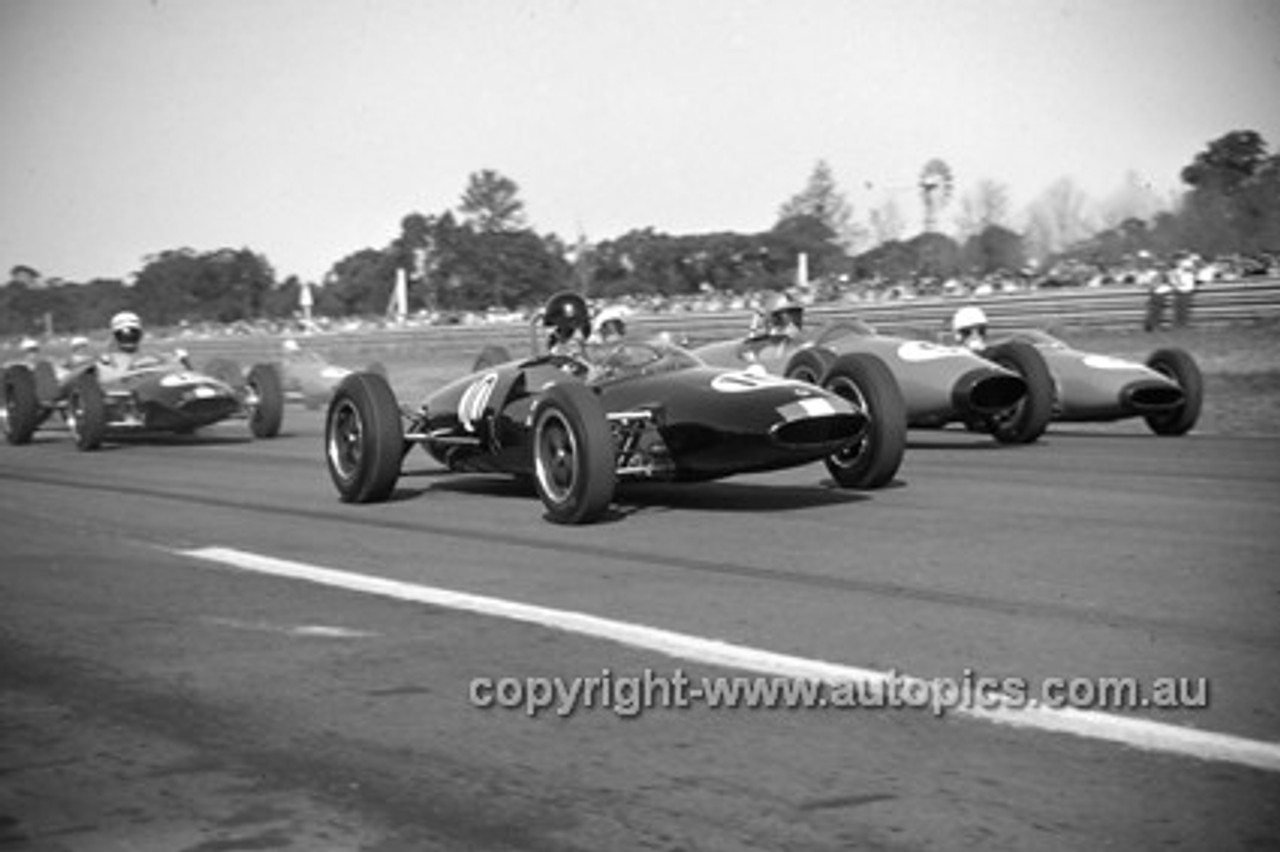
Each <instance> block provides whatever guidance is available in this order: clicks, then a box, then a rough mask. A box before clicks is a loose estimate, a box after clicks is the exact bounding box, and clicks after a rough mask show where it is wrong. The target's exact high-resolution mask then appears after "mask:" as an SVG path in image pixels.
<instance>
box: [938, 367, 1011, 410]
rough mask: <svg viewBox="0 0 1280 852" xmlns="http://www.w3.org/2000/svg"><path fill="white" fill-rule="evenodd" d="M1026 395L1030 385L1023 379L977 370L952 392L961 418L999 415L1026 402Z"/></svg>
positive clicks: (952, 398)
mask: <svg viewBox="0 0 1280 852" xmlns="http://www.w3.org/2000/svg"><path fill="white" fill-rule="evenodd" d="M1026 395H1027V383H1026V380H1025V379H1023V378H1022V377H1021V376H1019V375H1016V374H1014V373H1009V372H1005V371H1003V370H990V369H977V370H971V371H969V372H968V373H965V374H964V375H963V376H961V377H960V378H959V379H957V380H956V383H955V385H954V386H952V388H951V404H952V405H954V406H955V408H956V410H957V411H959V412H960V413H961V414H995V413H997V412H1000V411H1004V410H1006V409H1009V408H1012V407H1013V406H1015V405H1017V404H1018V403H1019V402H1022V400H1023V398H1024V397H1026Z"/></svg>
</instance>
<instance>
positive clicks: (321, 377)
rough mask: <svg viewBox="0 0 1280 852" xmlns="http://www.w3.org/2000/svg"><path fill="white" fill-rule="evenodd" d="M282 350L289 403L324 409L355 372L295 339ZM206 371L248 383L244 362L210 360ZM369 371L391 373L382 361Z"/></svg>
mask: <svg viewBox="0 0 1280 852" xmlns="http://www.w3.org/2000/svg"><path fill="white" fill-rule="evenodd" d="M281 350H282V356H281V358H280V360H279V361H277V362H275V364H274V366H275V368H276V370H277V371H278V373H279V375H280V387H281V390H282V391H283V392H284V398H285V400H286V401H288V402H300V403H302V404H303V405H304V406H305V407H306V408H307V409H308V410H311V411H315V410H318V409H320V408H323V407H324V406H325V404H327V403H328V402H329V399H330V397H332V396H333V389H334V388H336V387H337V386H338V383H339V382H340V381H342V380H343V379H345V378H346V377H347V376H349V375H351V374H352V373H353V372H355V371H354V370H353V369H351V368H350V367H343V366H340V365H338V364H335V363H333V362H332V361H330V360H329V359H328V358H326V357H325V356H324V355H322V354H320V353H319V352H317V351H315V350H314V349H303V348H302V347H300V346H299V345H298V342H297V341H296V340H293V339H292V338H289V339H287V340H285V341H284V344H283V345H282V347H281ZM204 370H205V372H206V373H208V374H209V375H211V376H214V377H216V378H219V379H221V380H222V381H224V382H226V383H227V384H229V385H231V386H232V387H233V388H241V387H244V385H245V384H246V382H247V376H246V374H245V373H244V371H243V370H242V369H241V367H240V365H239V364H238V363H236V362H235V361H234V360H232V359H230V358H213V359H210V360H209V362H208V363H206V364H205V366H204ZM365 370H366V371H367V372H372V373H378V374H380V375H381V376H383V377H384V378H385V377H386V375H387V368H386V367H384V366H383V365H382V363H381V362H379V361H373V362H371V363H370V364H369V365H368V366H367V367H365Z"/></svg>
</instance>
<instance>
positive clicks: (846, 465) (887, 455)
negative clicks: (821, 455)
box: [822, 352, 907, 490]
mask: <svg viewBox="0 0 1280 852" xmlns="http://www.w3.org/2000/svg"><path fill="white" fill-rule="evenodd" d="M822 387H824V388H826V389H827V390H828V391H831V392H832V393H835V394H837V395H839V396H842V397H844V398H845V399H847V400H850V401H851V402H853V403H854V404H855V405H857V406H858V407H859V408H861V409H862V410H863V411H864V412H865V413H866V415H867V418H868V424H867V431H866V433H865V434H864V435H863V436H862V438H860V439H859V440H858V441H856V442H855V443H853V444H852V445H850V446H849V447H847V448H845V449H844V450H841V451H840V452H838V453H835V454H834V455H831V456H829V457H828V458H827V460H826V462H827V470H828V471H830V473H831V476H832V477H834V478H835V480H836V482H838V483H839V484H840V487H841V488H859V489H865V490H870V489H873V488H881V487H883V486H885V485H888V484H889V483H890V482H892V481H893V477H894V476H895V475H896V474H897V473H898V468H899V467H901V465H902V456H903V454H904V453H905V452H906V449H907V404H906V401H905V400H904V399H903V398H902V389H901V388H899V387H898V381H897V379H895V378H894V377H893V373H892V372H891V371H890V370H889V368H888V366H886V365H885V363H884V362H883V361H881V360H880V359H879V358H877V357H876V356H874V355H869V354H866V353H863V352H854V353H848V354H845V355H841V356H840V357H838V358H836V359H835V361H834V362H833V363H832V365H831V368H830V369H829V370H827V373H826V375H825V376H823V378H822Z"/></svg>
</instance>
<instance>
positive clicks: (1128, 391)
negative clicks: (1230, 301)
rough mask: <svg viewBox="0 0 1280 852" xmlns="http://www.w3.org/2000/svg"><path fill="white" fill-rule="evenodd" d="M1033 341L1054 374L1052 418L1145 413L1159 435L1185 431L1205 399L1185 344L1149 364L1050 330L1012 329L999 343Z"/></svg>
mask: <svg viewBox="0 0 1280 852" xmlns="http://www.w3.org/2000/svg"><path fill="white" fill-rule="evenodd" d="M1010 344H1021V345H1026V346H1033V347H1035V349H1036V350H1037V351H1038V352H1039V353H1040V355H1041V357H1042V358H1043V359H1044V361H1045V363H1046V364H1047V365H1048V367H1049V372H1050V374H1051V376H1052V379H1053V419H1054V421H1060V422H1071V423H1088V422H1110V421H1115V420H1122V419H1126V418H1130V417H1141V418H1143V419H1144V420H1145V421H1146V423H1147V426H1148V428H1150V429H1151V431H1152V432H1154V433H1156V434H1157V435H1185V434H1186V433H1187V432H1189V431H1191V429H1192V428H1194V427H1195V425H1196V421H1197V420H1199V418H1200V410H1201V407H1202V406H1203V403H1204V379H1203V377H1202V376H1201V373H1200V368H1199V366H1198V365H1197V364H1196V361H1195V358H1193V357H1192V356H1191V354H1190V353H1188V352H1187V351H1185V350H1183V349H1178V348H1166V349H1159V350H1157V351H1155V352H1153V353H1152V354H1151V355H1150V356H1149V357H1148V358H1147V359H1146V363H1139V362H1137V361H1131V360H1129V359H1126V358H1115V357H1112V356H1110V355H1099V354H1096V353H1091V352H1083V351H1081V350H1079V349H1076V348H1074V347H1072V346H1070V345H1068V344H1067V343H1065V342H1063V341H1062V340H1059V339H1058V338H1056V337H1054V336H1053V335H1051V334H1049V333H1048V332H1045V331H1041V330H1038V329H1024V330H1019V331H1014V332H1011V333H1010V334H1009V335H1007V336H1006V337H1004V338H1001V339H1000V341H999V342H998V343H997V344H996V345H997V346H1008V345H1010Z"/></svg>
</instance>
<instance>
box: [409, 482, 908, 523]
mask: <svg viewBox="0 0 1280 852" xmlns="http://www.w3.org/2000/svg"><path fill="white" fill-rule="evenodd" d="M403 476H404V477H412V478H419V477H422V478H430V479H432V480H435V481H433V482H431V483H430V484H429V485H427V486H426V487H423V488H405V487H399V488H397V489H396V491H395V493H394V494H393V495H392V497H391V499H392V500H412V499H414V498H416V497H419V496H421V495H423V494H426V493H427V492H442V493H454V494H470V495H477V496H485V497H497V498H519V499H521V500H537V499H538V496H537V493H536V492H535V491H534V487H533V483H532V482H531V481H530V480H528V479H520V478H512V477H503V476H500V475H494V476H485V475H472V474H458V473H451V472H449V471H444V470H422V471H407V472H406V473H405V474H403ZM895 485H897V483H895ZM868 499H871V498H870V495H869V494H867V493H864V492H856V491H846V490H844V489H841V488H839V487H838V486H836V485H835V483H834V482H832V481H831V480H827V481H824V482H822V483H821V484H817V485H768V484H756V483H746V482H698V483H670V482H626V483H621V484H620V485H619V486H618V490H617V492H616V493H615V495H614V500H613V505H614V508H613V509H612V510H611V511H610V512H609V515H608V516H607V517H606V518H605V520H606V521H608V520H620V519H622V518H624V517H629V516H630V515H634V514H637V513H646V514H648V513H650V512H655V511H667V510H677V509H700V510H703V511H714V512H782V511H788V510H798V509H806V508H811V507H814V506H835V505H847V504H851V503H860V502H862V501H864V500H868Z"/></svg>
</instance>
